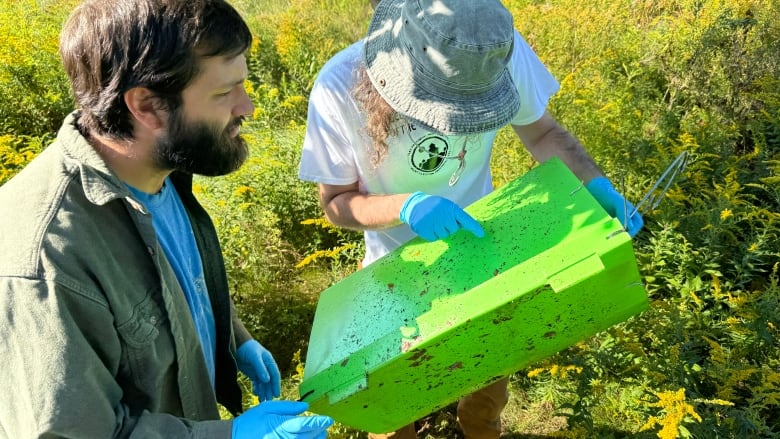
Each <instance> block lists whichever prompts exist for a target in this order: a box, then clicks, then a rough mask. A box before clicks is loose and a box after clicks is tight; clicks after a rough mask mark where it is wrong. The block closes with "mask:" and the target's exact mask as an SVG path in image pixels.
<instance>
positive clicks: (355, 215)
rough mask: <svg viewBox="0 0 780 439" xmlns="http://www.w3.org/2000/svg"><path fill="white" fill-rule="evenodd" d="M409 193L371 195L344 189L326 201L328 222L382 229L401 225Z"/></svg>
mask: <svg viewBox="0 0 780 439" xmlns="http://www.w3.org/2000/svg"><path fill="white" fill-rule="evenodd" d="M408 197H409V194H395V195H370V194H362V193H359V192H357V191H350V192H342V193H340V194H338V195H336V196H334V197H332V198H330V199H329V200H327V201H324V202H323V210H324V211H325V216H326V217H327V218H328V221H330V222H331V223H333V224H334V225H336V226H339V227H344V228H348V229H353V230H379V229H386V228H390V227H395V226H398V225H400V224H401V220H400V219H399V212H400V211H401V206H403V204H404V201H406V199H407V198H408Z"/></svg>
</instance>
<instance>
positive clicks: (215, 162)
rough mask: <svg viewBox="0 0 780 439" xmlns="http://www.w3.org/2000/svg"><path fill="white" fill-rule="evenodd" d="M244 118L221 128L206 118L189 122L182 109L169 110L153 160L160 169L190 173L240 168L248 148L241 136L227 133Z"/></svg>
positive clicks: (201, 173)
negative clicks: (166, 124)
mask: <svg viewBox="0 0 780 439" xmlns="http://www.w3.org/2000/svg"><path fill="white" fill-rule="evenodd" d="M242 120H243V118H242V117H239V118H235V119H233V120H232V121H231V122H230V123H229V124H228V126H227V127H226V128H224V129H221V128H219V127H216V126H214V125H209V124H208V123H206V122H188V121H186V120H184V116H183V114H182V111H181V110H175V111H172V112H171V117H170V118H169V119H168V122H169V124H168V135H167V136H165V137H164V138H162V139H160V140H159V141H158V142H157V148H156V150H155V154H156V162H157V165H158V166H160V168H161V169H174V170H178V171H182V172H186V173H190V174H200V175H208V176H215V175H225V174H229V173H231V172H233V171H235V170H236V169H238V168H240V167H241V165H242V164H243V163H244V161H245V160H246V158H247V156H248V154H249V149H248V148H247V146H246V141H245V140H244V139H243V138H241V136H236V137H230V135H229V133H230V130H231V129H232V128H233V127H235V126H236V125H240V124H241V122H242Z"/></svg>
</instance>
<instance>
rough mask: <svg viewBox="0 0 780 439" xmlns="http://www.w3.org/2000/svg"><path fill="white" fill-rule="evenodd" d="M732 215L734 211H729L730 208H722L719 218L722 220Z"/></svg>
mask: <svg viewBox="0 0 780 439" xmlns="http://www.w3.org/2000/svg"><path fill="white" fill-rule="evenodd" d="M732 216H734V212H732V211H731V209H723V210H721V211H720V220H721V221H724V220H726V219H728V218H730V217H732Z"/></svg>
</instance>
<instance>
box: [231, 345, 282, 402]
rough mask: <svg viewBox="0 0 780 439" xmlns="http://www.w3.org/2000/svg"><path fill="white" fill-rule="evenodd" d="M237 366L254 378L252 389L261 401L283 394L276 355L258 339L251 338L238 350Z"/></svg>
mask: <svg viewBox="0 0 780 439" xmlns="http://www.w3.org/2000/svg"><path fill="white" fill-rule="evenodd" d="M236 366H238V370H240V371H241V372H243V373H244V375H246V376H247V377H249V379H250V380H252V391H253V392H254V394H255V395H257V398H258V399H260V402H263V401H270V400H272V399H274V398H276V397H278V396H279V395H280V394H281V390H282V387H281V381H282V379H281V374H280V373H279V367H278V366H277V365H276V361H274V357H273V356H272V355H271V353H270V352H269V351H268V349H266V348H264V347H263V346H262V345H261V344H260V343H258V342H257V340H249V341H247V342H244V344H242V345H241V346H239V348H238V350H237V351H236Z"/></svg>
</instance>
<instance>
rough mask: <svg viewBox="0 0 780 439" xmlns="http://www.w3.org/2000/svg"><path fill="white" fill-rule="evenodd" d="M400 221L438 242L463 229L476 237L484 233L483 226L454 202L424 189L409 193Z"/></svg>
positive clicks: (420, 234)
mask: <svg viewBox="0 0 780 439" xmlns="http://www.w3.org/2000/svg"><path fill="white" fill-rule="evenodd" d="M399 218H400V219H401V221H403V222H405V223H407V224H409V227H410V228H411V229H412V231H413V232H415V233H416V234H417V235H419V236H420V237H422V238H423V239H425V240H427V241H436V240H438V239H443V238H446V237H447V236H449V235H451V234H453V233H455V232H457V231H458V230H460V229H461V228H464V229H466V230H468V231H470V232H471V233H473V234H474V235H476V236H477V237H480V238H481V237H482V236H484V234H485V232H484V231H483V230H482V226H481V225H480V224H479V223H478V222H477V221H476V220H475V219H474V218H472V217H471V216H470V215H469V214H467V213H466V212H465V211H464V210H463V209H461V208H460V206H458V205H457V204H455V203H453V202H452V201H450V200H448V199H446V198H443V197H439V196H435V195H427V194H424V193H422V192H415V193H413V194H412V195H410V196H409V197H408V198H407V199H406V201H405V202H404V204H403V206H402V207H401V211H400V213H399Z"/></svg>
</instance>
